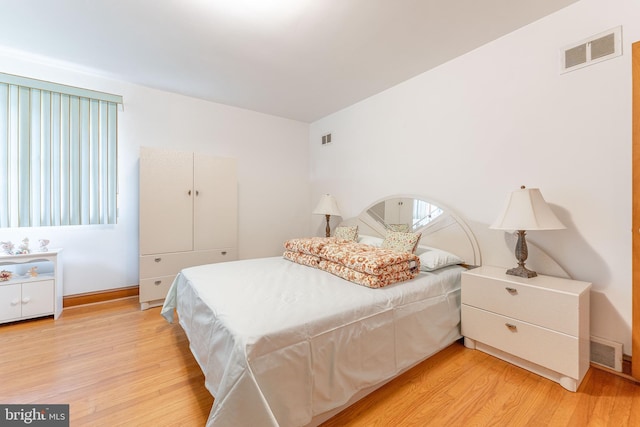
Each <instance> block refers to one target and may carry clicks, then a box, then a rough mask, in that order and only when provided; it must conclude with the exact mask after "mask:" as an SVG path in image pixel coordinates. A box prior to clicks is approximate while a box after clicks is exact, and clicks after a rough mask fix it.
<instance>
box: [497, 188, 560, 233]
mask: <svg viewBox="0 0 640 427" xmlns="http://www.w3.org/2000/svg"><path fill="white" fill-rule="evenodd" d="M490 228H493V229H496V230H559V229H562V228H566V227H565V226H564V224H562V222H560V220H559V219H558V218H557V217H556V216H555V214H554V213H553V211H552V210H551V208H550V207H549V205H548V204H547V202H545V200H544V198H543V197H542V193H540V190H539V189H537V188H525V187H522V188H520V189H519V190H516V191H513V192H512V193H511V194H509V196H508V197H507V200H506V202H505V204H504V208H503V209H502V212H501V213H500V216H499V217H498V219H497V220H496V221H495V222H494V223H493V224H492V225H491V227H490Z"/></svg>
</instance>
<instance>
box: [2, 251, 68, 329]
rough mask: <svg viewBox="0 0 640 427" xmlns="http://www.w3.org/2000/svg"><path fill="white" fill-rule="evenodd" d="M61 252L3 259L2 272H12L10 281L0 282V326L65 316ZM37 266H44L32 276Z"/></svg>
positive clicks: (5, 257) (11, 256) (8, 256)
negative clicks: (40, 318)
mask: <svg viewBox="0 0 640 427" xmlns="http://www.w3.org/2000/svg"><path fill="white" fill-rule="evenodd" d="M60 252H61V249H56V250H51V251H49V252H38V253H31V254H20V255H2V256H0V269H6V270H9V271H11V272H12V277H11V279H10V280H7V281H3V282H0V323H6V322H13V321H16V320H23V319H30V318H34V317H42V316H50V315H53V317H54V319H57V318H58V317H60V314H61V313H62V299H63V295H62V265H61V264H60V263H59V253H60ZM33 266H36V267H37V266H40V267H43V268H41V269H40V271H43V272H42V273H38V275H37V276H33V277H32V276H31V275H29V274H28V270H29V269H30V268H31V267H33Z"/></svg>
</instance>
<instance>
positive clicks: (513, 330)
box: [504, 323, 518, 332]
mask: <svg viewBox="0 0 640 427" xmlns="http://www.w3.org/2000/svg"><path fill="white" fill-rule="evenodd" d="M504 326H506V327H507V329H509V330H510V331H511V332H518V327H517V326H516V325H513V324H511V323H505V324H504Z"/></svg>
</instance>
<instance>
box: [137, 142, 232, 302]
mask: <svg viewBox="0 0 640 427" xmlns="http://www.w3.org/2000/svg"><path fill="white" fill-rule="evenodd" d="M237 188H238V185H237V178H236V161H235V159H230V158H220V157H213V156H208V155H204V154H199V153H192V152H182V151H173V150H164V149H157V148H148V147H142V148H141V149H140V223H139V230H140V282H139V285H140V307H141V309H143V310H144V309H147V308H149V307H153V306H157V305H161V304H162V303H163V300H164V298H165V296H166V295H167V291H168V290H169V286H170V285H171V283H172V282H173V279H174V278H175V277H176V275H177V274H178V273H179V272H180V270H181V269H183V268H185V267H191V266H194V265H201V264H210V263H215V262H222V261H231V260H236V259H237V258H238V191H237Z"/></svg>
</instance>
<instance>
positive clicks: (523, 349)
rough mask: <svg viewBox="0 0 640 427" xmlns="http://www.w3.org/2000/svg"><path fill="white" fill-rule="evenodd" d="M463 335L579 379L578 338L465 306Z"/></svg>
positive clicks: (463, 309) (463, 307) (463, 308)
mask: <svg viewBox="0 0 640 427" xmlns="http://www.w3.org/2000/svg"><path fill="white" fill-rule="evenodd" d="M462 335H464V336H465V337H468V338H471V339H473V340H476V341H480V342H483V343H485V344H487V345H489V346H491V347H494V348H497V349H499V350H502V351H504V352H507V353H510V354H513V355H515V356H518V357H520V358H522V359H526V360H528V361H531V362H533V363H536V364H538V365H541V366H544V367H545V368H548V369H551V370H553V371H556V372H559V373H561V374H564V375H567V376H569V377H571V378H581V377H580V375H579V374H580V372H579V360H580V357H579V356H580V352H579V350H580V347H579V342H578V338H577V337H573V336H570V335H566V334H563V333H559V332H556V331H552V330H549V329H546V328H542V327H539V326H536V325H532V324H530V323H527V322H522V321H519V320H515V319H513V318H510V317H507V316H502V315H499V314H496V313H491V312H488V311H485V310H481V309H478V308H475V307H470V306H468V305H465V304H463V305H462Z"/></svg>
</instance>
